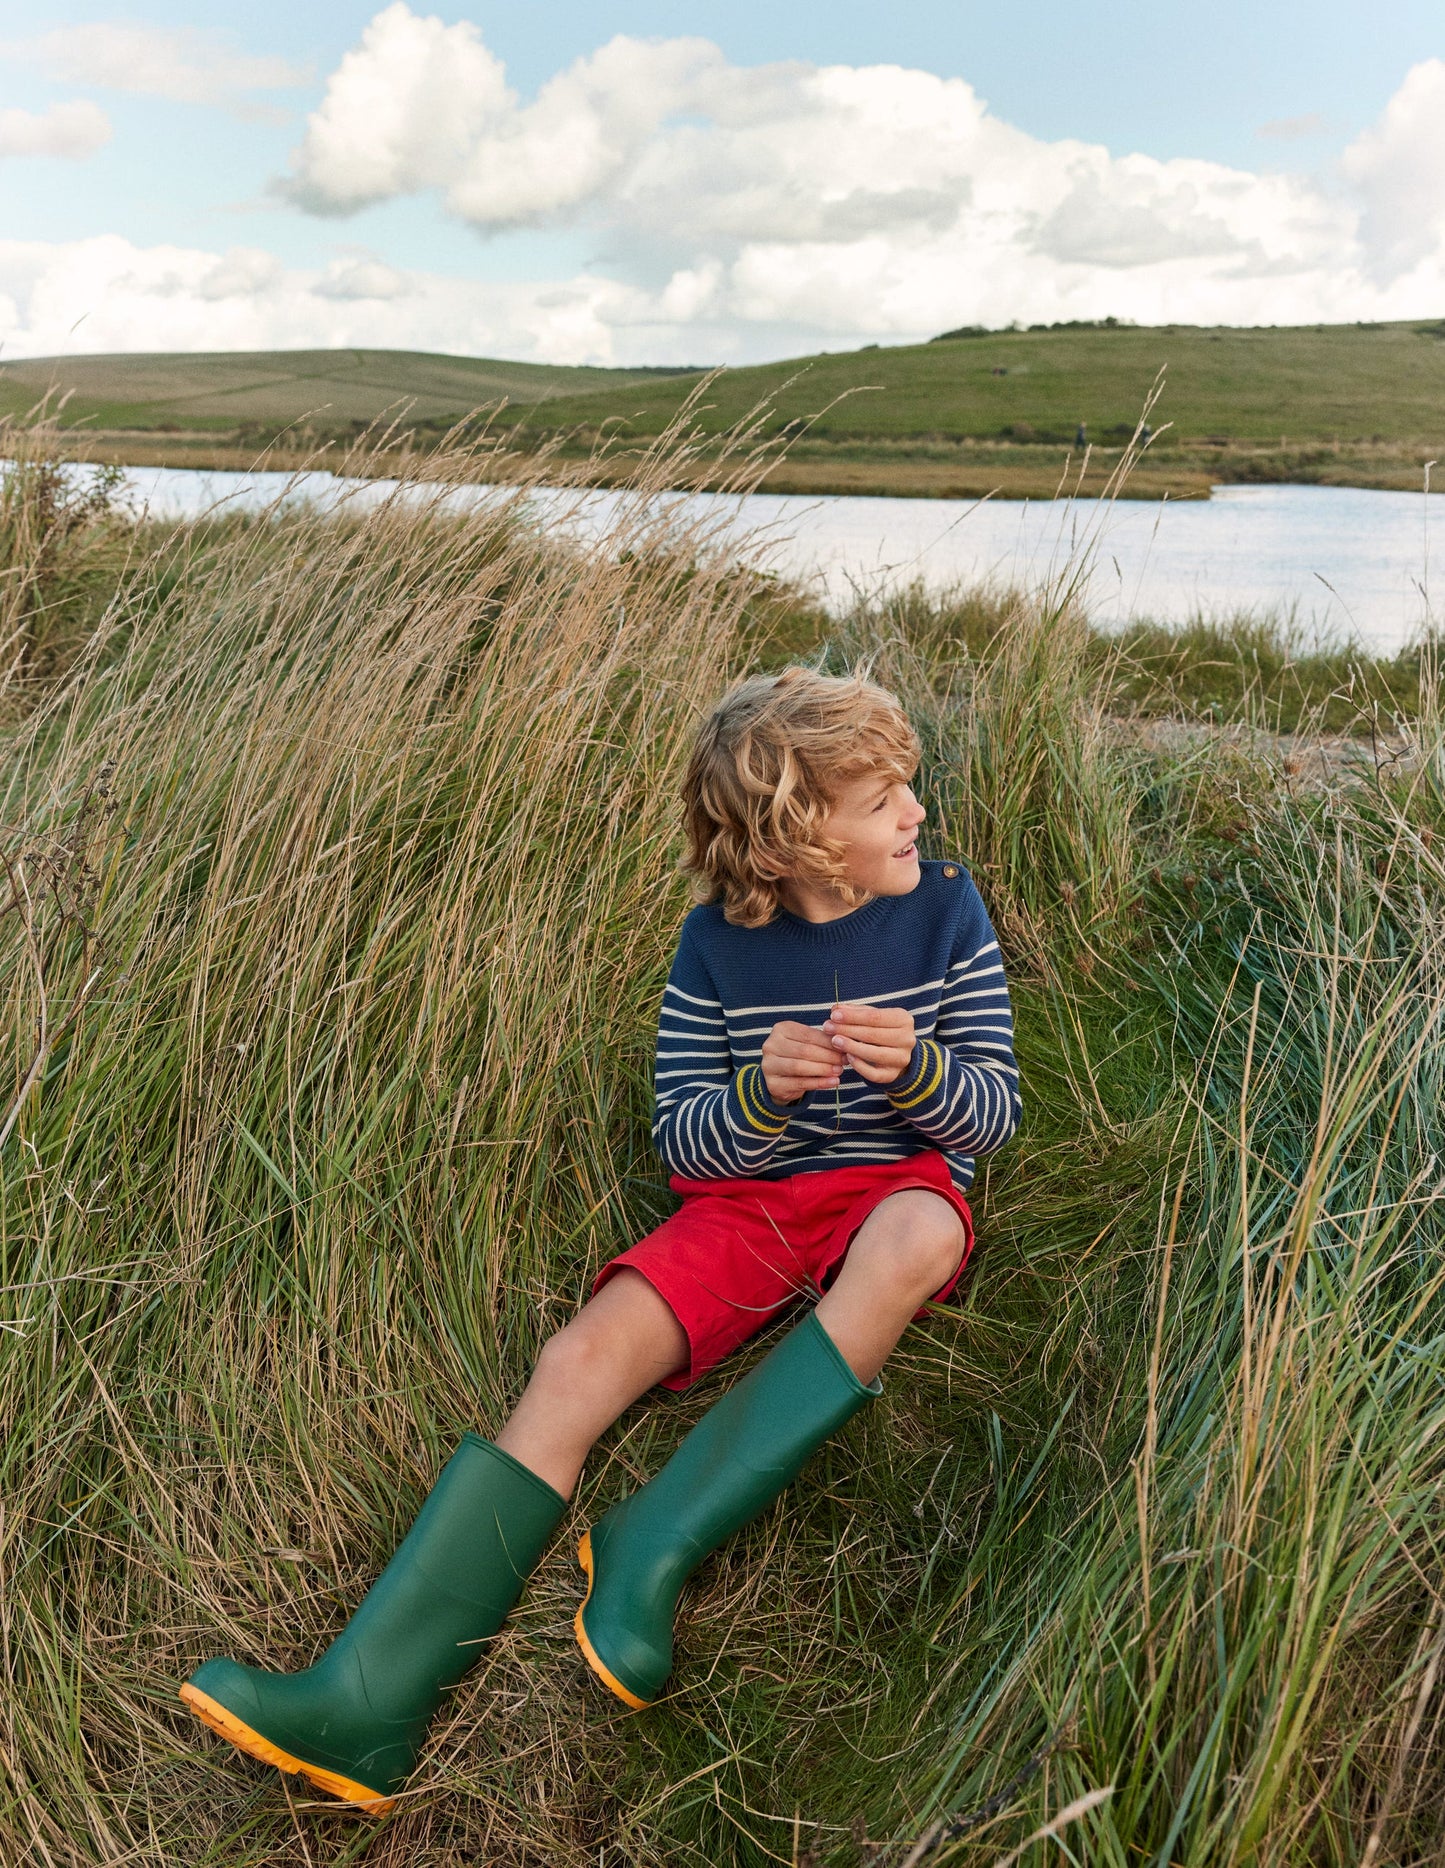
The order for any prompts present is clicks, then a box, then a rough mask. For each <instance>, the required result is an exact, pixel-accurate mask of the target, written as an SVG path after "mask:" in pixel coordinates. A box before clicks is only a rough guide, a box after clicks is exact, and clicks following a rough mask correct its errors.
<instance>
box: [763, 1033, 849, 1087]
mask: <svg viewBox="0 0 1445 1868" xmlns="http://www.w3.org/2000/svg"><path fill="white" fill-rule="evenodd" d="M842 1074H843V1060H842V1058H841V1057H839V1055H838V1053H837V1052H836V1051H835V1050H834V1049H833V1047H832V1045H831V1044H829V1042H828V1040H827V1039H826V1038H825V1037H824V1036H823V1033H822V1032H821V1031H819V1029H818V1027H817V1026H816V1025H799V1024H797V1023H795V1022H794V1021H793V1020H792V1019H790V1018H785V1019H783V1020H782V1022H781V1023H780V1024H777V1025H774V1026H773V1028H772V1030H771V1031H770V1032H769V1033H768V1035H767V1037H766V1038H765V1039H764V1040H763V1082H764V1083H766V1084H767V1086H768V1095H769V1096H771V1097H772V1099H773V1101H774V1102H777V1103H796V1102H800V1101H801V1100H802V1098H803V1097H804V1096H806V1095H807V1093H808V1091H809V1090H836V1089H837V1087H838V1083H839V1080H840V1078H841V1077H842Z"/></svg>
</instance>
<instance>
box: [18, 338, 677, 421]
mask: <svg viewBox="0 0 1445 1868" xmlns="http://www.w3.org/2000/svg"><path fill="white" fill-rule="evenodd" d="M668 374H669V372H667V371H662V372H658V371H653V370H645V369H643V370H595V369H574V368H568V367H565V366H562V365H557V364H547V363H505V362H500V361H498V360H497V359H495V358H492V357H447V356H436V355H433V354H431V353H429V352H427V351H422V350H249V351H247V350H241V351H209V352H198V353H189V352H163V351H157V352H146V353H141V354H137V355H125V356H95V357H34V358H27V359H25V360H23V361H21V362H16V363H6V364H3V365H0V414H8V415H18V414H22V413H24V411H25V410H27V409H29V408H31V407H32V406H33V405H34V403H35V401H36V399H37V397H39V396H42V395H44V394H45V393H46V391H47V390H51V389H55V390H58V391H59V392H60V393H62V394H63V395H65V396H66V397H67V398H68V399H67V401H66V404H65V408H64V412H63V415H62V420H63V421H64V423H65V424H66V425H67V426H84V427H88V428H92V429H98V430H115V429H122V430H132V431H134V430H143V431H150V432H156V433H165V432H167V431H173V430H174V431H184V432H199V433H205V434H211V435H221V434H233V433H235V432H236V431H237V430H243V431H245V432H246V433H248V434H249V433H251V432H252V431H255V430H259V429H264V430H266V431H267V433H266V439H270V438H271V435H273V434H274V433H275V432H276V431H277V430H278V429H280V428H283V427H285V426H287V425H289V424H291V423H293V422H309V423H310V425H311V426H312V427H314V428H315V429H317V430H318V431H320V432H331V431H334V430H337V429H341V428H346V427H350V426H351V425H353V424H355V423H358V422H370V421H374V420H375V419H376V417H377V416H379V415H380V414H382V412H383V411H384V410H387V409H390V408H394V407H395V406H396V405H397V404H398V403H399V402H407V401H409V402H410V403H411V404H412V409H411V416H412V419H419V420H422V421H425V422H428V423H433V422H442V423H445V422H448V421H452V420H455V419H456V418H457V417H458V416H461V415H465V414H467V413H468V411H470V410H472V409H475V408H477V407H479V406H481V405H483V404H485V403H491V402H497V401H499V400H501V399H502V398H503V397H506V398H509V399H513V400H515V401H517V402H518V403H519V404H521V405H522V406H523V407H528V406H530V405H531V404H533V403H536V402H538V401H541V400H543V399H545V398H547V397H550V396H556V395H561V394H567V393H570V394H574V395H575V394H577V393H579V392H582V391H588V390H591V391H596V390H603V391H604V392H606V391H612V392H614V393H615V392H616V391H618V390H622V389H630V388H632V387H633V386H635V385H641V384H644V383H647V382H650V381H653V380H655V379H656V378H657V377H658V376H660V375H661V376H666V375H668Z"/></svg>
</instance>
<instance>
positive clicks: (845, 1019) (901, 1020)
mask: <svg viewBox="0 0 1445 1868" xmlns="http://www.w3.org/2000/svg"><path fill="white" fill-rule="evenodd" d="M829 1023H830V1024H833V1025H836V1026H838V1027H839V1028H840V1029H844V1030H847V1029H851V1028H855V1027H858V1026H865V1027H867V1026H871V1027H872V1028H874V1029H875V1030H876V1029H879V1028H886V1027H888V1026H892V1027H894V1028H895V1029H896V1030H899V1031H902V1030H903V1028H904V1027H905V1026H906V1025H911V1024H912V1023H913V1014H912V1013H911V1012H905V1011H902V1010H900V1009H899V1008H898V1007H897V1006H883V1005H835V1006H834V1007H833V1016H832V1018H831V1019H830V1020H829Z"/></svg>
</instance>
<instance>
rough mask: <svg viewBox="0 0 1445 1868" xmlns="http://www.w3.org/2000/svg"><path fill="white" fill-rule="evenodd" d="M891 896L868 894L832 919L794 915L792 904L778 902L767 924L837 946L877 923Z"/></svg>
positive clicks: (798, 937)
mask: <svg viewBox="0 0 1445 1868" xmlns="http://www.w3.org/2000/svg"><path fill="white" fill-rule="evenodd" d="M914 893H916V891H914V890H912V889H910V890H909V893H908V895H906V896H900V897H898V898H897V899H899V900H902V901H907V900H908V899H909V898H910V897H911V896H912V895H913V894H914ZM894 899H895V898H894V897H893V896H891V895H874V896H871V897H870V898H869V899H868V900H867V901H866V902H864V903H863V904H862V905H861V906H860V907H858V908H851V909H849V911H848V913H847V914H845V915H835V916H834V917H833V919H832V920H831V921H809V920H807V919H806V918H805V917H804V916H803V915H795V914H794V913H793V911H792V909H791V908H784V907H783V905H782V903H781V902H780V903H779V904H778V911H777V913H776V915H774V917H773V919H772V920H771V921H770V922H768V923H766V926H768V927H769V928H776V929H778V930H779V931H780V932H781V931H786V932H787V934H788V935H789V937H790V938H792V939H796V940H801V941H806V942H808V943H809V944H810V945H811V946H816V947H837V946H841V945H842V943H843V942H845V941H850V940H852V939H853V938H854V937H855V936H856V935H858V934H862V933H868V932H871V931H872V930H873V929H874V928H875V927H877V925H878V923H879V922H880V921H881V920H882V919H883V917H884V915H885V914H886V913H887V912H888V904H889V902H891V901H893V900H894Z"/></svg>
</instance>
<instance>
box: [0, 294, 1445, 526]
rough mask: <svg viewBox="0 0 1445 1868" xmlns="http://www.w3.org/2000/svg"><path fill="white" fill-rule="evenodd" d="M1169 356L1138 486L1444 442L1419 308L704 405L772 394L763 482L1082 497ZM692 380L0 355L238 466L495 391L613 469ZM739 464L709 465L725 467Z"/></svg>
mask: <svg viewBox="0 0 1445 1868" xmlns="http://www.w3.org/2000/svg"><path fill="white" fill-rule="evenodd" d="M1161 371H1162V372H1163V374H1164V385H1165V386H1164V390H1163V393H1162V395H1161V397H1160V400H1159V402H1158V404H1157V406H1156V408H1155V410H1154V412H1153V414H1152V415H1151V421H1152V422H1153V424H1154V426H1155V427H1156V429H1158V430H1159V431H1160V432H1159V433H1158V434H1157V436H1156V438H1155V440H1154V442H1153V444H1152V446H1151V447H1150V449H1149V451H1148V453H1147V454H1146V456H1145V457H1144V459H1143V461H1142V462H1141V463H1139V465H1138V466H1137V468H1136V470H1135V471H1134V473H1133V474H1132V475H1131V476H1130V480H1129V484H1128V488H1127V496H1128V497H1132V498H1146V499H1158V498H1162V497H1164V496H1165V495H1167V496H1168V497H1170V498H1174V499H1179V498H1198V497H1202V496H1204V495H1206V494H1207V492H1208V488H1209V486H1210V485H1211V484H1219V483H1225V484H1240V483H1264V482H1269V483H1279V482H1305V483H1309V484H1318V485H1325V486H1363V487H1382V488H1394V489H1402V490H1408V491H1414V490H1416V489H1418V488H1419V487H1420V486H1421V484H1422V481H1423V474H1424V464H1425V462H1426V461H1429V460H1439V459H1445V327H1442V326H1441V324H1440V323H1439V322H1438V321H1429V320H1426V321H1414V322H1410V323H1398V324H1381V325H1311V326H1304V327H1299V328H1291V327H1266V328H1260V329H1253V330H1247V329H1238V328H1233V327H1222V328H1219V329H1206V328H1202V327H1197V326H1189V325H1171V326H1163V327H1147V326H1145V327H1136V326H1125V325H1119V326H1099V325H1094V326H1068V327H1054V328H1052V329H1048V330H1044V329H1038V330H1030V331H991V332H990V331H964V332H958V333H953V334H951V335H949V336H948V337H946V338H941V339H939V340H937V341H935V342H933V343H928V344H909V345H894V346H889V347H888V348H884V349H880V348H879V347H878V346H876V345H873V346H869V347H868V348H866V349H864V350H859V351H846V352H835V353H829V352H824V353H822V354H820V355H816V356H807V357H797V358H790V359H788V360H786V361H784V362H781V363H772V364H763V365H756V366H750V367H747V368H741V369H734V370H728V371H726V372H723V373H722V374H720V375H718V376H716V377H715V378H713V379H712V380H711V381H709V382H707V383H706V385H705V387H703V388H702V390H701V394H700V395H698V400H697V405H696V407H695V408H694V410H693V412H692V419H693V420H694V421H695V422H696V423H697V425H698V426H699V428H700V429H701V430H702V431H703V432H704V433H706V434H708V435H711V436H713V437H714V438H715V439H719V440H720V438H721V437H723V436H726V435H727V434H729V433H731V432H732V431H734V430H735V429H736V428H737V427H738V425H739V424H740V423H742V422H745V421H746V420H747V419H749V417H750V416H752V415H753V413H754V412H755V411H758V410H766V411H767V413H766V415H765V417H764V418H763V420H762V423H761V429H760V432H762V433H765V434H767V435H769V436H779V435H788V436H791V437H792V445H791V446H790V447H789V449H788V451H787V454H786V457H785V458H779V459H776V460H774V461H772V462H771V463H770V464H769V468H768V472H767V474H766V475H765V476H764V478H763V484H765V485H766V486H767V487H768V489H769V490H771V491H776V492H801V493H866V494H895V495H904V496H911V497H932V498H972V497H977V496H979V495H981V494H984V493H988V492H994V491H997V492H1001V493H1003V494H1006V495H1011V496H1015V497H1028V498H1048V497H1051V496H1052V495H1053V494H1054V492H1055V490H1056V489H1057V488H1058V486H1059V484H1060V481H1061V479H1062V478H1064V477H1065V476H1066V475H1067V476H1068V478H1069V481H1070V484H1077V487H1078V490H1079V491H1081V492H1082V493H1084V494H1086V495H1089V494H1095V493H1098V492H1100V491H1101V490H1102V489H1103V488H1104V486H1105V484H1106V483H1107V481H1108V479H1109V476H1110V474H1111V473H1112V471H1113V470H1114V468H1115V467H1116V466H1117V464H1118V461H1119V458H1120V456H1121V453H1122V451H1123V449H1124V448H1125V446H1126V445H1127V443H1128V440H1129V437H1130V436H1131V435H1132V434H1133V432H1134V430H1135V427H1136V424H1137V423H1138V420H1139V415H1140V410H1141V409H1142V408H1143V407H1144V405H1145V403H1146V401H1147V400H1148V398H1149V396H1150V394H1151V392H1152V390H1153V388H1154V386H1155V384H1156V382H1157V380H1158V378H1159V376H1160V372H1161ZM701 380H702V379H701V378H700V376H699V373H698V372H696V371H691V372H689V371H674V372H669V371H665V370H655V371H625V370H586V369H574V370H569V369H563V368H557V367H552V366H546V365H538V364H514V363H502V362H498V361H496V360H492V359H486V358H461V357H436V356H428V355H425V354H421V353H411V352H386V351H359V350H345V351H334V352H307V351H298V352H284V351H281V352H256V353H245V352H241V353H234V354H225V353H218V354H216V355H211V356H185V355H156V356H134V357H77V358H73V359H55V358H42V359H34V360H22V361H20V362H18V363H9V364H6V365H4V366H3V368H0V414H5V413H10V414H13V415H19V414H21V413H22V412H23V411H24V410H26V409H28V408H29V407H30V406H31V405H32V404H33V403H34V401H35V400H36V399H37V398H38V397H39V396H41V395H43V394H44V393H46V392H47V391H48V390H51V389H52V388H53V389H56V390H58V391H59V392H61V393H62V394H63V395H64V396H65V397H66V398H67V400H66V401H65V404H64V411H63V419H64V422H65V424H66V425H67V426H69V427H71V428H73V429H74V430H75V440H74V442H73V446H74V447H75V449H76V450H77V453H79V454H83V455H84V457H85V458H88V459H94V460H102V461H119V462H123V463H126V464H152V465H176V466H180V465H194V466H211V467H222V466H236V467H243V466H249V465H250V464H251V463H252V461H253V460H254V459H255V456H256V455H257V454H258V453H259V452H260V451H261V450H262V449H263V448H270V449H273V450H279V452H280V455H281V457H282V462H281V464H283V465H290V464H291V460H292V459H293V458H295V457H299V455H302V454H304V453H306V452H307V451H308V450H309V449H311V448H312V447H314V446H315V445H316V443H317V442H318V441H322V440H329V441H332V442H339V443H343V444H345V443H350V442H353V441H354V440H355V438H356V436H357V434H358V432H359V431H361V430H362V429H364V428H366V427H367V426H368V425H370V424H372V423H375V422H377V421H378V420H383V419H384V420H392V419H399V420H401V422H402V423H403V425H405V426H406V427H408V428H409V429H410V430H411V431H412V433H413V435H414V437H415V439H416V442H417V444H418V445H421V446H425V447H438V446H442V447H445V446H447V445H449V444H448V443H447V442H446V441H445V436H446V435H447V433H448V431H449V430H450V429H451V428H452V427H453V426H454V424H456V423H457V422H460V421H463V420H466V419H469V418H474V417H475V416H476V415H477V412H478V411H479V410H480V409H483V408H489V409H491V410H492V411H493V414H492V416H491V417H490V418H489V419H492V420H495V421H498V422H500V423H501V424H502V425H504V426H506V427H508V428H510V429H513V430H514V431H515V435H516V439H517V442H518V444H519V445H521V446H522V447H524V448H525V449H527V450H534V449H536V448H539V447H549V448H552V449H554V450H559V451H560V454H561V457H562V458H564V459H567V460H570V461H573V462H583V461H587V460H590V459H592V458H593V457H594V456H595V454H596V452H597V450H598V449H599V447H600V446H602V445H603V444H604V442H605V444H606V446H607V448H608V450H609V451H610V453H611V455H612V456H614V457H615V458H612V459H611V460H610V461H604V462H602V463H600V466H599V471H600V472H601V473H602V474H603V475H604V476H610V477H611V478H612V479H613V480H614V481H617V480H625V479H626V478H628V477H629V476H630V475H631V474H632V473H633V472H634V471H636V470H637V467H638V461H639V457H640V456H642V455H645V454H646V453H647V451H648V449H649V448H650V447H651V446H652V445H653V444H654V443H655V442H656V440H657V438H658V437H659V436H661V435H663V434H664V433H666V431H667V430H668V429H669V427H670V426H671V425H672V424H673V423H674V422H675V421H676V420H677V419H678V416H679V412H680V411H681V409H682V408H683V405H684V404H685V403H686V402H687V401H688V399H689V398H690V397H693V396H694V395H695V394H697V392H698V391H699V386H700V383H701ZM503 400H505V402H506V407H505V408H503V409H502V410H501V411H500V413H496V405H497V404H498V403H499V402H501V401H503ZM1080 423H1083V424H1084V425H1085V428H1086V438H1087V444H1088V448H1089V450H1091V452H1090V454H1089V458H1088V461H1087V463H1085V461H1084V459H1083V456H1084V452H1085V450H1084V449H1082V448H1080V447H1078V446H1077V445H1076V436H1077V432H1078V427H1079V424H1080ZM724 452H726V449H724ZM729 471H731V469H730V468H729V467H728V465H727V464H726V461H723V462H721V463H719V466H718V469H717V472H718V475H719V476H725V475H726V474H727V473H728V472H729ZM1437 483H1438V476H1437Z"/></svg>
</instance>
